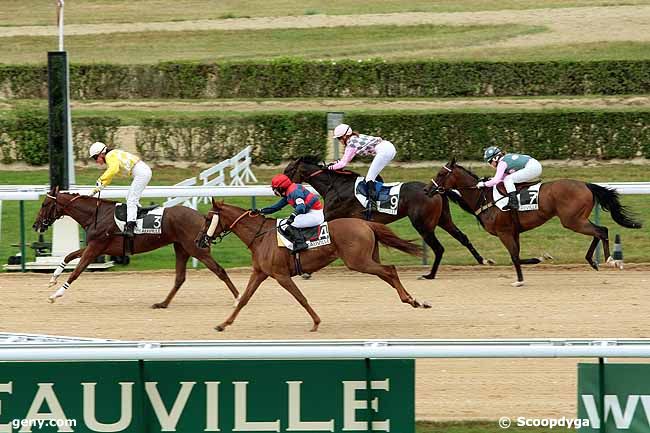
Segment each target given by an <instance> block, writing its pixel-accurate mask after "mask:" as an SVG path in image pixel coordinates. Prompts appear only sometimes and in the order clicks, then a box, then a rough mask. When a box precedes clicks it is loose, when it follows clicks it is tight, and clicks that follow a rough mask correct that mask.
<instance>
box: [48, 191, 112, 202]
mask: <svg viewBox="0 0 650 433" xmlns="http://www.w3.org/2000/svg"><path fill="white" fill-rule="evenodd" d="M48 194H49V195H52V194H50V193H48ZM58 194H65V195H69V196H72V197H78V196H81V197H82V198H83V197H85V198H93V199H95V200H99V201H100V203H108V204H115V203H117V202H116V201H114V200H107V199H104V198H98V197H90V196H88V195H84V194H79V193H76V192H68V191H59V192H58Z"/></svg>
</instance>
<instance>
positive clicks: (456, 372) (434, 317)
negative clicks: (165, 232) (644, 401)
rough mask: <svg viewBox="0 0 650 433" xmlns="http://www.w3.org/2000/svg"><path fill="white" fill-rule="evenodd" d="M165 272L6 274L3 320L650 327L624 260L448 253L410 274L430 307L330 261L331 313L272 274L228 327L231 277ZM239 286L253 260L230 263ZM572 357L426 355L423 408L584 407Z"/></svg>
mask: <svg viewBox="0 0 650 433" xmlns="http://www.w3.org/2000/svg"><path fill="white" fill-rule="evenodd" d="M172 274H173V273H170V272H167V271H165V272H137V273H135V272H124V273H110V274H101V273H90V274H84V275H82V277H81V278H80V279H79V280H78V281H77V282H75V283H74V284H73V286H72V288H71V289H70V290H69V291H68V293H67V294H66V296H65V297H64V298H63V299H61V300H60V302H57V304H55V305H50V304H48V303H46V302H45V300H46V298H47V296H48V295H49V293H50V292H51V290H50V289H47V288H46V283H47V280H48V278H49V276H47V275H44V274H28V275H17V274H2V275H0V293H2V294H3V302H2V307H0V311H2V316H1V317H2V320H1V321H0V331H3V332H28V333H47V334H57V335H75V336H88V337H104V338H115V339H150V340H171V339H313V338H322V339H332V338H546V337H558V338H570V337H575V338H578V337H593V338H614V337H621V338H622V337H637V338H638V337H649V336H650V330H648V328H647V326H646V323H647V311H648V307H649V303H648V301H647V300H646V297H647V295H646V291H647V288H648V285H649V281H650V268H649V267H647V266H645V267H643V266H636V267H634V266H629V269H626V270H625V271H623V272H620V271H615V270H613V269H604V270H602V271H601V272H595V271H590V270H588V269H587V268H586V266H575V267H565V266H552V265H551V266H542V267H537V268H529V269H526V276H527V286H526V287H524V288H519V289H515V288H512V287H510V285H509V283H510V282H511V280H512V278H513V272H512V270H511V269H510V268H509V267H498V268H475V267H460V268H452V267H443V268H442V269H441V273H440V277H441V278H440V279H439V280H436V281H433V282H431V281H416V280H415V277H416V276H417V275H419V274H420V272H418V271H416V270H402V271H401V273H400V275H401V276H402V280H403V281H404V283H405V286H406V287H407V289H408V290H409V291H411V293H412V294H413V295H414V296H416V297H417V298H421V299H425V300H428V301H430V302H432V303H433V308H432V309H430V310H413V309H411V308H410V307H407V306H406V305H402V304H401V303H400V302H399V300H398V298H397V295H396V294H395V291H394V290H393V289H391V288H390V287H388V286H387V285H386V284H385V283H383V282H381V281H380V280H378V279H376V278H374V277H373V278H371V277H369V276H365V275H361V274H357V273H351V272H347V271H344V270H342V269H336V270H327V271H323V272H321V273H318V274H316V275H315V278H314V279H313V280H310V281H302V280H297V283H298V285H299V286H300V287H301V288H302V289H303V292H304V293H305V295H306V296H307V298H308V299H309V300H310V302H311V304H312V306H313V307H314V308H315V309H316V311H317V312H318V313H319V314H320V316H321V318H322V320H323V323H322V324H321V328H320V331H319V332H318V333H317V334H311V333H309V332H308V329H309V327H310V325H311V322H310V320H309V317H308V316H307V314H306V313H304V312H303V311H302V309H301V308H300V306H299V305H298V304H297V303H296V302H295V301H294V300H293V298H291V297H290V295H289V294H288V293H286V292H285V291H284V290H283V289H282V288H280V287H279V286H278V285H277V284H276V283H275V282H272V281H267V282H265V283H264V284H263V285H262V287H261V288H260V290H259V291H258V292H257V293H256V295H255V297H253V299H252V301H251V303H250V304H249V305H248V306H247V307H246V308H245V309H244V310H243V312H242V314H241V315H240V317H239V319H238V321H236V322H235V324H234V325H233V326H232V327H231V328H229V329H228V330H227V331H226V332H224V333H217V332H216V331H213V329H212V328H213V326H214V325H216V324H217V323H219V322H221V321H222V320H223V319H225V317H226V316H227V314H228V313H229V312H230V311H231V308H232V307H231V300H230V299H229V297H228V296H229V295H228V294H227V290H226V289H225V287H224V286H223V285H222V284H221V283H220V282H219V281H218V280H217V279H216V278H214V277H213V276H212V275H211V274H210V273H208V272H207V271H192V272H190V275H189V276H188V280H187V282H186V283H185V286H184V287H183V289H182V290H181V292H179V295H178V297H177V299H176V302H174V303H173V304H172V305H171V307H170V308H169V309H168V310H152V309H150V308H149V305H150V304H152V303H153V302H157V301H160V300H162V298H163V297H164V296H165V295H166V293H167V291H168V289H169V288H170V287H171V284H172V281H173V276H172ZM230 274H231V276H232V278H233V281H234V282H235V284H236V285H237V287H239V288H240V289H243V288H244V286H245V283H246V281H247V277H248V272H247V271H244V270H239V271H231V272H230ZM575 368H576V361H575V360H508V359H504V360H444V361H430V360H422V361H418V363H417V373H416V377H417V419H437V420H442V419H496V418H498V417H500V416H502V415H510V416H524V415H526V416H532V417H540V416H551V415H556V416H559V415H566V416H575V400H576V391H575V390H576V385H575Z"/></svg>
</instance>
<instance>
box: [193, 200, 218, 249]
mask: <svg viewBox="0 0 650 433" xmlns="http://www.w3.org/2000/svg"><path fill="white" fill-rule="evenodd" d="M222 207H223V200H219V201H217V200H215V199H214V197H213V198H212V209H210V211H209V212H208V213H207V214H206V215H205V221H204V222H203V228H202V229H201V231H200V232H199V234H198V235H197V236H196V239H195V240H194V242H195V243H196V246H197V247H198V248H208V247H209V246H210V244H211V243H213V242H214V240H215V238H217V237H218V236H219V235H220V234H221V233H223V232H224V231H225V227H224V226H223V224H222V223H221V215H220V213H221V209H222Z"/></svg>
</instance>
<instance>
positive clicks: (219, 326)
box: [214, 325, 226, 332]
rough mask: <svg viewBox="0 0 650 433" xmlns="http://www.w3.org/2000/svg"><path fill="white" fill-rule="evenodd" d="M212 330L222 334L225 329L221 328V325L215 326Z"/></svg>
mask: <svg viewBox="0 0 650 433" xmlns="http://www.w3.org/2000/svg"><path fill="white" fill-rule="evenodd" d="M214 329H216V330H217V331H219V332H223V331H225V330H226V327H225V326H223V325H217V326H215V327H214Z"/></svg>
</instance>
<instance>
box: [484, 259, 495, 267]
mask: <svg viewBox="0 0 650 433" xmlns="http://www.w3.org/2000/svg"><path fill="white" fill-rule="evenodd" d="M483 264H484V265H488V266H494V265H496V264H497V262H495V261H494V260H492V259H483Z"/></svg>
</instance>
